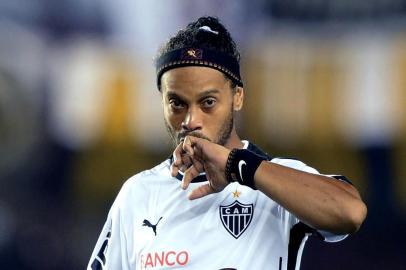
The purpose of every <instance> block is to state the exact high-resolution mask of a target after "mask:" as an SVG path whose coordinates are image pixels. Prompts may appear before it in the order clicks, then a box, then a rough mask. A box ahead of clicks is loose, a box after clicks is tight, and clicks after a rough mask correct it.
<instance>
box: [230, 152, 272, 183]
mask: <svg viewBox="0 0 406 270" xmlns="http://www.w3.org/2000/svg"><path fill="white" fill-rule="evenodd" d="M264 160H265V158H263V157H261V156H258V155H257V154H255V153H253V152H251V151H249V150H246V149H237V148H234V149H233V150H231V152H230V154H229V155H228V158H227V163H226V168H225V175H226V180H227V181H228V182H229V183H231V182H238V183H240V184H241V185H245V186H249V187H251V188H252V189H256V187H255V183H254V175H255V172H256V171H257V169H258V167H259V165H260V164H261V162H262V161H264Z"/></svg>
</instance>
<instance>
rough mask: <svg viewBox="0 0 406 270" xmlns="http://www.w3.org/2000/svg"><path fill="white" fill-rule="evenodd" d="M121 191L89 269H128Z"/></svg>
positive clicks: (91, 258) (97, 244)
mask: <svg viewBox="0 0 406 270" xmlns="http://www.w3.org/2000/svg"><path fill="white" fill-rule="evenodd" d="M121 193H122V191H120V193H119V195H118V196H117V198H116V200H115V202H114V203H113V205H112V207H111V209H110V211H109V213H108V216H107V220H106V222H105V224H104V226H103V229H102V231H101V233H100V236H99V238H98V240H97V242H96V246H95V248H94V250H93V253H92V256H91V257H90V261H89V264H88V266H87V270H120V269H123V270H128V269H129V266H128V259H127V252H126V246H127V243H126V237H125V233H124V230H123V226H122V225H123V224H122V221H121V218H122V217H121V214H120V197H121V196H120V194H121Z"/></svg>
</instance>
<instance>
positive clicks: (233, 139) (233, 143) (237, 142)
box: [224, 128, 244, 149]
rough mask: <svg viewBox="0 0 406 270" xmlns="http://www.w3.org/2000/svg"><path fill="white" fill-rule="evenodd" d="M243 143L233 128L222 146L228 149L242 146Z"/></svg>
mask: <svg viewBox="0 0 406 270" xmlns="http://www.w3.org/2000/svg"><path fill="white" fill-rule="evenodd" d="M243 146H244V144H243V143H242V142H241V139H240V137H239V136H238V134H237V132H236V130H235V128H233V130H232V131H231V134H230V138H229V139H228V141H227V142H226V144H225V145H224V147H226V148H228V149H233V148H243Z"/></svg>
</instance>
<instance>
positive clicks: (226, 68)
mask: <svg viewBox="0 0 406 270" xmlns="http://www.w3.org/2000/svg"><path fill="white" fill-rule="evenodd" d="M185 66H204V67H209V68H214V69H217V70H218V71H221V72H222V73H224V74H225V75H227V76H228V77H229V78H230V79H231V80H233V81H234V82H235V83H236V84H237V85H238V86H241V87H242V86H243V82H242V79H241V76H240V64H239V63H238V61H237V59H235V58H234V57H232V56H230V55H229V54H227V53H224V52H219V51H214V50H210V49H206V48H181V49H176V50H173V51H170V52H167V53H165V54H163V55H162V56H161V57H159V58H158V60H157V61H156V74H157V85H158V89H160V88H161V77H162V74H164V72H166V71H168V70H170V69H173V68H178V67H185Z"/></svg>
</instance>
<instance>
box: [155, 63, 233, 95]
mask: <svg viewBox="0 0 406 270" xmlns="http://www.w3.org/2000/svg"><path fill="white" fill-rule="evenodd" d="M161 85H162V91H163V93H166V92H167V91H168V90H170V91H175V92H182V93H185V94H186V93H199V92H201V91H205V90H210V89H218V90H221V89H223V88H228V86H229V84H228V80H227V79H226V78H225V77H224V74H223V73H222V72H220V71H218V70H216V69H213V68H208V67H199V66H187V67H179V68H174V69H171V70H168V71H166V72H165V73H164V74H163V75H162V78H161Z"/></svg>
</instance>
